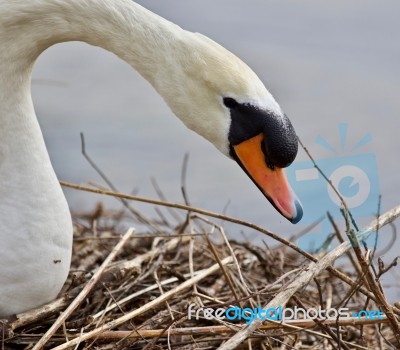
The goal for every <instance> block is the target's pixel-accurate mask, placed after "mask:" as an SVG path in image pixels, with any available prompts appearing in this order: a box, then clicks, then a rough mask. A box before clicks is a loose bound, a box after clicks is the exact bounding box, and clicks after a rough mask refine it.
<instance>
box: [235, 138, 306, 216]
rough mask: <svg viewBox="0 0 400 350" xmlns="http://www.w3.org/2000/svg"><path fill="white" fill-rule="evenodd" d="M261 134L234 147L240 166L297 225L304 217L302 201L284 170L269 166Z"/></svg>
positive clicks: (280, 210)
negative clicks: (262, 146) (293, 189)
mask: <svg viewBox="0 0 400 350" xmlns="http://www.w3.org/2000/svg"><path fill="white" fill-rule="evenodd" d="M263 142H264V135H263V134H259V135H257V136H254V137H252V138H251V139H248V140H246V141H243V142H242V143H240V144H238V145H236V146H233V150H234V152H235V155H236V157H237V159H236V160H237V161H238V163H239V165H240V166H241V167H242V168H243V169H244V170H245V171H246V173H247V175H248V176H249V177H250V178H251V179H252V180H253V182H254V183H255V184H256V185H257V187H258V188H259V189H260V190H261V192H262V193H264V195H265V196H266V197H267V199H268V200H269V201H270V202H271V204H272V205H273V206H274V207H275V208H276V209H277V210H278V211H279V212H280V213H281V214H282V215H283V216H284V217H285V218H287V219H288V220H289V221H290V222H292V223H293V224H296V223H297V222H299V221H300V219H301V218H302V216H303V208H302V205H301V203H300V201H299V200H298V199H297V197H296V195H295V194H294V192H293V191H292V189H291V187H290V185H289V183H288V181H287V178H286V175H285V172H284V170H283V169H282V168H278V167H275V168H274V169H271V168H269V167H268V166H267V164H266V161H265V156H264V153H263V151H262V148H261V145H262V143H263Z"/></svg>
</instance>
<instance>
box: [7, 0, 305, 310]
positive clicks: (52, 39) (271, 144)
mask: <svg viewBox="0 0 400 350" xmlns="http://www.w3.org/2000/svg"><path fill="white" fill-rule="evenodd" d="M72 40H78V41H84V42H87V43H89V44H91V45H95V46H101V47H103V48H104V49H106V50H109V51H111V52H113V53H115V54H116V55H118V56H119V57H120V58H122V59H123V60H125V61H126V62H128V63H129V64H130V65H131V66H132V67H133V68H135V69H136V70H137V71H138V72H139V73H140V74H141V75H142V76H143V77H144V78H145V79H147V80H148V81H149V82H150V83H151V84H152V85H153V86H154V88H155V89H156V90H157V91H158V92H159V94H160V95H161V96H162V97H163V98H164V100H165V101H166V102H167V104H168V105H169V107H170V108H171V109H172V111H173V112H174V113H175V114H176V115H177V116H178V117H179V118H180V119H181V120H182V121H183V123H184V124H185V125H186V126H187V127H188V128H190V129H192V130H194V131H195V132H197V133H198V134H200V135H201V136H203V137H204V138H206V139H207V140H209V141H210V142H211V143H213V144H214V145H215V146H216V147H217V148H218V149H219V150H220V151H221V152H222V153H224V154H225V155H227V156H228V157H232V158H234V159H235V160H236V161H237V162H238V163H239V164H240V165H241V167H242V168H243V169H244V170H245V171H246V172H247V174H248V175H249V176H250V177H251V178H252V180H253V181H254V182H255V183H256V185H257V186H258V187H259V188H260V189H261V191H262V192H263V193H264V194H265V195H266V196H267V198H268V199H269V200H270V202H271V203H272V204H273V205H274V206H275V208H276V209H277V210H278V211H280V212H281V213H282V214H283V215H284V216H285V217H286V218H288V219H289V220H290V221H292V222H297V221H298V220H299V219H300V218H301V216H302V210H301V206H300V204H299V202H298V201H297V199H296V198H295V196H294V195H293V194H292V193H291V190H290V187H289V186H288V184H287V181H286V178H285V176H284V173H283V170H282V169H281V168H283V167H285V166H287V165H288V164H290V163H291V162H292V161H293V160H294V158H295V156H296V153H297V139H296V135H295V132H294V130H293V127H292V125H291V124H290V122H289V120H288V119H287V117H286V116H285V115H284V114H283V112H282V110H281V108H280V107H279V105H278V104H277V102H276V101H275V100H274V98H273V97H272V96H271V94H270V93H269V92H268V91H267V89H266V88H265V87H264V85H263V84H262V83H261V81H260V80H259V79H258V77H257V76H256V74H255V73H254V72H253V71H252V70H251V69H250V68H249V67H248V66H247V65H246V64H244V63H243V62H242V61H241V60H239V59H238V58H237V57H236V56H234V55H233V54H232V53H230V52H228V51H227V50H226V49H224V48H223V47H221V46H220V45H218V44H217V43H215V42H214V41H212V40H211V39H208V38H207V37H205V36H203V35H201V34H198V33H191V32H188V31H185V30H183V29H181V28H180V27H178V26H177V25H175V24H173V23H171V22H169V21H167V20H165V19H163V18H161V17H159V16H157V15H156V14H154V13H152V12H150V11H148V10H146V9H144V8H143V7H141V6H139V5H138V4H136V3H134V2H132V1H131V0H33V1H26V0H8V1H7V0H3V1H1V2H0V45H1V50H0V316H7V315H11V314H14V313H19V312H22V311H25V310H28V309H31V308H34V307H37V306H40V305H42V304H44V303H46V302H48V301H51V300H52V299H54V298H55V297H56V296H57V293H58V292H59V291H60V289H61V287H62V285H63V283H64V282H65V280H66V277H67V274H68V270H69V266H70V259H71V245H72V224H71V217H70V213H69V210H68V206H67V203H66V200H65V198H64V195H63V192H62V190H61V188H60V185H59V183H58V181H57V177H56V175H55V173H54V170H53V168H52V166H51V163H50V160H49V156H48V153H47V151H46V147H45V144H44V141H43V137H42V134H41V130H40V128H39V125H38V122H37V119H36V116H35V111H34V108H33V104H32V100H31V94H30V80H31V71H32V66H33V64H34V62H35V60H36V59H37V57H38V56H39V55H40V54H41V53H42V52H43V51H44V50H46V49H47V48H48V47H49V46H51V45H53V44H55V43H59V42H65V41H72Z"/></svg>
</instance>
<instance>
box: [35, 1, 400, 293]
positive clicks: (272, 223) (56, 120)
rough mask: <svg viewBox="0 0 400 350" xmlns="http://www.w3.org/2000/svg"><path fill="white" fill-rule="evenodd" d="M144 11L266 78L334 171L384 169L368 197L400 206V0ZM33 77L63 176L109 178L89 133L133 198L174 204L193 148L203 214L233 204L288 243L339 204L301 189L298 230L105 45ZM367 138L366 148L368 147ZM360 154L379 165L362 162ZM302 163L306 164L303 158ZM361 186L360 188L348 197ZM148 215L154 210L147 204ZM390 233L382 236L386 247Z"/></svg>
mask: <svg viewBox="0 0 400 350" xmlns="http://www.w3.org/2000/svg"><path fill="white" fill-rule="evenodd" d="M139 3H141V4H142V5H144V6H145V7H147V8H149V9H150V10H152V11H154V12H156V13H158V14H159V15H161V16H163V17H165V18H167V19H169V20H171V21H173V22H175V23H177V24H179V25H180V26H182V27H183V28H185V29H188V30H191V31H196V32H201V33H202V34H205V35H207V36H209V37H211V38H212V39H214V40H216V41H217V42H219V43H220V44H222V45H223V46H225V47H226V48H228V49H229V50H231V51H232V52H234V53H235V54H236V55H238V56H239V57H240V58H242V59H243V60H244V61H245V62H247V63H248V64H249V65H250V67H252V68H253V70H254V71H255V72H256V73H257V74H258V75H259V77H260V78H261V79H262V80H263V81H264V82H265V84H266V86H267V87H268V88H269V90H270V91H271V92H272V94H273V95H274V96H275V98H276V99H277V100H278V102H279V103H280V105H281V107H282V108H283V110H284V111H285V112H286V113H287V115H288V116H289V117H290V118H291V120H292V123H293V124H294V126H295V128H296V131H297V133H298V135H299V137H300V138H301V140H302V141H303V143H304V144H306V145H307V147H308V149H309V150H310V152H311V153H312V155H313V157H314V158H315V159H317V160H322V161H323V162H325V163H326V164H327V166H328V168H329V167H330V168H332V169H333V168H334V167H335V166H337V167H340V165H341V164H342V163H341V162H344V161H345V160H346V159H347V160H348V159H350V160H351V161H352V162H353V163H354V164H353V163H352V164H353V165H354V166H359V167H363V166H364V165H366V166H372V167H373V168H374V169H373V170H374V171H372V170H371V171H372V172H368V171H367V170H365V172H366V174H367V177H368V180H369V184H370V187H369V188H370V189H372V187H373V188H374V189H375V190H376V191H378V192H379V193H380V194H381V195H382V203H381V211H385V210H388V209H389V208H391V207H393V206H395V205H398V204H400V181H399V170H400V166H399V149H400V137H399V130H400V40H399V38H398V36H399V34H400V21H399V20H398V15H399V13H400V3H399V2H398V1H394V0H388V1H385V2H382V1H381V2H377V1H365V0H355V1H352V2H348V1H344V0H339V1H330V2H326V1H325V2H321V1H316V0H306V1H302V2H298V1H294V0H292V1H289V0H274V1H265V0H264V1H261V0H249V1H238V0H220V1H211V0H192V1H190V2H188V1H183V0H174V1H156V0H147V1H139ZM126 45H127V46H129V42H127V43H126ZM33 78H34V79H33V84H32V89H33V100H34V104H35V108H36V112H37V115H38V118H39V122H40V124H41V127H42V130H43V134H44V137H45V140H46V144H47V146H48V149H49V153H50V157H51V159H52V162H53V165H54V168H55V170H56V173H57V175H58V177H59V178H60V179H63V180H66V181H70V182H75V183H86V182H88V181H96V182H98V183H102V182H101V179H100V177H99V176H98V174H97V173H96V172H95V171H94V170H93V169H92V168H91V167H90V166H89V164H88V163H87V162H86V161H85V160H84V159H83V157H82V155H81V152H80V138H79V133H80V132H84V134H85V138H86V146H87V150H88V152H89V153H90V155H91V156H92V158H93V159H94V160H95V161H96V162H97V164H98V165H99V166H100V168H102V169H103V170H104V171H105V172H106V173H107V175H108V177H109V178H110V179H111V180H112V181H113V183H114V184H115V185H116V187H117V188H118V189H119V190H120V191H122V192H132V191H134V192H135V193H137V194H139V195H141V196H146V197H150V198H156V197H157V195H156V193H155V190H154V189H153V187H152V185H151V181H150V178H152V177H153V178H156V179H157V182H158V183H159V185H160V186H161V188H162V189H163V191H164V193H165V194H166V196H167V197H168V199H169V200H171V201H178V202H182V196H181V193H180V173H181V166H182V160H183V157H184V154H185V153H187V152H188V153H189V154H190V162H189V168H188V173H187V190H188V194H189V198H190V201H191V204H192V205H194V206H198V207H201V208H205V209H209V210H212V211H217V212H221V211H223V210H224V208H226V212H227V214H228V215H230V216H235V217H239V218H242V219H245V220H248V221H251V222H254V223H257V224H259V225H262V226H264V227H267V228H269V229H270V230H272V231H274V232H277V233H280V234H282V235H283V236H285V237H289V236H290V235H292V234H294V233H297V232H299V231H301V230H302V229H304V228H305V227H306V226H307V225H308V224H309V223H310V222H311V221H313V219H315V218H316V216H318V215H319V214H318V215H317V209H321V208H318V207H321V206H322V204H321V205H319V203H325V202H326V203H328V202H327V201H329V197H326V184H321V181H320V180H318V181H317V180H316V181H317V182H318V183H317V182H316V183H315V186H314V184H312V183H311V187H305V186H303V185H302V184H301V183H297V184H295V185H294V187H295V190H296V191H297V190H298V191H300V193H302V196H303V197H304V198H301V199H302V201H303V203H304V205H305V211H306V213H308V214H307V215H308V216H306V218H305V221H303V222H300V223H299V224H298V225H296V226H294V225H291V224H290V223H288V222H286V221H285V219H283V218H282V217H281V216H280V215H279V214H278V213H277V212H276V211H275V210H274V209H273V208H272V207H271V205H270V204H269V203H268V202H267V201H266V199H265V198H264V197H263V196H262V195H261V193H260V192H259V191H258V189H257V188H255V186H254V185H253V183H252V182H251V181H250V180H249V179H248V178H247V176H246V175H245V174H244V173H243V171H242V170H241V169H240V168H239V166H237V165H236V164H235V163H234V162H233V161H231V160H229V159H227V158H226V157H225V156H223V155H222V154H220V153H219V152H218V151H217V150H216V149H214V147H213V146H212V145H211V144H209V143H208V142H207V141H205V140H203V139H202V138H201V137H199V136H198V135H196V134H194V133H193V132H191V131H189V130H187V129H186V128H185V127H184V126H183V124H182V123H181V122H180V121H179V120H178V119H177V118H176V117H175V116H174V115H173V114H172V113H171V111H169V109H168V107H167V106H166V104H165V103H164V102H163V100H162V98H161V97H160V96H158V94H157V93H156V92H155V91H154V90H153V89H152V87H151V86H150V85H149V84H148V83H147V82H146V81H144V80H143V78H141V77H140V76H139V74H138V73H136V72H135V71H134V70H132V68H131V67H129V66H128V65H127V64H126V63H125V62H122V61H121V60H119V59H118V58H117V57H115V56H114V55H113V54H111V53H109V52H106V51H104V50H102V49H100V48H96V47H91V46H89V45H86V44H83V43H76V42H73V43H64V44H59V45H55V46H53V47H51V48H50V49H48V50H47V51H46V52H45V53H43V54H42V55H41V57H40V58H39V60H38V62H37V63H36V65H35V67H34V74H33ZM340 128H341V129H340ZM340 130H341V131H340ZM366 135H367V136H366ZM365 137H366V138H365ZM360 140H366V142H361V144H360V145H359V147H357V144H358V143H359V141H360ZM317 141H318V142H317ZM367 141H368V142H367ZM362 154H368V155H373V157H372V158H371V157H370V158H368V159H369V160H367V163H358V162H360V161H361V160H360V159H361V158H360V157H358V156H359V155H362ZM297 161H298V162H302V161H303V162H306V161H308V158H307V156H306V154H305V153H304V151H302V150H301V151H300V152H299V155H298V158H297ZM368 162H369V163H368ZM371 162H372V163H371ZM298 164H300V163H298ZM332 169H331V170H332ZM333 170H334V169H333ZM293 174H295V173H293ZM370 174H373V175H371V176H369V175H370ZM293 176H295V175H293ZM364 180H365V179H364ZM309 184H310V183H309ZM361 185H362V183H356V184H355V187H354V183H350V184H348V185H347V187H348V188H347V190H348V191H350V192H348V193H349V196H350V197H351V193H353V194H354V191H356V192H357V190H360V186H361ZM318 186H319V187H318ZM357 186H358V187H357ZM305 188H308V189H309V190H307V191H305V190H304V189H305ZM310 188H311V189H310ZM317 188H318V189H321V188H322V190H321V191H322V192H323V191H325V193H324V194H322V192H321V191H320V190H318V191H317ZM314 190H315V191H314ZM310 191H311V192H313V195H311V193H310ZM352 191H353V192H352ZM303 192H304V193H303ZM65 193H66V196H67V199H68V201H69V204H70V207H71V209H72V210H90V209H92V208H93V206H94V203H96V202H97V201H100V200H102V201H106V203H107V205H109V206H114V207H116V208H118V207H119V204H118V203H117V202H115V201H114V200H112V199H107V200H106V199H105V198H103V197H100V196H96V195H91V194H86V193H81V192H77V191H74V190H68V189H66V190H65ZM323 196H325V197H323ZM322 198H325V199H322ZM326 198H328V199H326ZM375 202H376V203H375ZM375 202H373V203H372V202H370V207H368V208H366V207H365V208H364V209H363V210H361V211H360V212H359V214H357V219H359V222H360V225H361V226H362V225H364V224H366V223H367V222H369V221H370V220H371V219H372V218H373V216H374V215H375V213H376V210H377V209H376V208H377V207H378V204H377V200H375ZM371 203H372V204H371ZM136 207H137V208H138V209H139V210H141V211H143V212H145V213H148V214H149V215H153V214H154V209H153V208H152V207H151V206H149V205H145V204H137V205H136ZM328 207H329V205H328ZM307 209H309V210H308V211H307ZM397 226H399V225H397ZM390 232H391V231H390V229H384V230H382V232H381V236H383V238H382V247H383V246H384V245H385V242H386V243H387V242H388V241H389V240H390V235H391V233H390ZM229 233H230V235H231V237H235V238H239V239H243V238H244V237H245V238H247V239H250V240H251V241H254V242H261V241H262V240H264V239H266V237H264V236H261V234H260V233H258V232H254V231H251V230H248V229H245V228H243V227H238V226H234V225H229ZM267 241H268V240H267ZM268 243H269V244H272V245H274V243H273V242H271V241H268ZM399 244H400V243H399V242H398V241H396V242H395V243H394V244H393V247H392V249H391V251H389V252H388V253H387V254H386V255H385V257H384V261H385V262H389V261H390V259H392V258H394V257H395V256H396V255H398V251H397V249H398V248H399V246H400V245H399ZM399 277H400V271H399V268H397V269H392V272H390V274H388V277H387V278H386V279H385V283H386V284H387V285H391V286H392V287H394V290H397V292H395V293H394V294H393V298H394V299H396V298H398V297H399V296H400V288H398V284H397V283H398V282H397V281H398V280H399Z"/></svg>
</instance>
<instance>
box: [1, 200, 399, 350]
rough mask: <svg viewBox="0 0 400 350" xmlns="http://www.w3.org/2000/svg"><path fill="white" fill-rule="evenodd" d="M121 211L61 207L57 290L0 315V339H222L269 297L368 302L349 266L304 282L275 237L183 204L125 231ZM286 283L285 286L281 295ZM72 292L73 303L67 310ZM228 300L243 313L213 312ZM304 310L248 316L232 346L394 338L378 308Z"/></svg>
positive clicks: (292, 302) (125, 214)
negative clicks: (68, 225) (63, 220)
mask: <svg viewBox="0 0 400 350" xmlns="http://www.w3.org/2000/svg"><path fill="white" fill-rule="evenodd" d="M131 214H132V213H131V212H129V211H126V210H124V211H106V210H104V209H103V206H102V205H99V206H98V207H97V208H96V210H95V211H94V212H93V213H89V214H75V215H74V216H73V217H74V250H73V259H72V267H71V272H70V275H69V278H68V281H67V282H66V284H65V287H64V289H63V291H62V292H61V293H60V295H59V298H58V299H57V300H56V301H54V302H52V303H49V304H48V305H45V306H44V307H41V308H39V309H36V310H33V311H29V312H26V313H24V314H20V315H17V316H16V317H13V318H10V319H9V320H4V321H3V323H2V328H1V329H0V332H2V337H3V340H2V342H0V349H32V348H34V346H35V344H36V346H38V345H37V344H38V342H39V341H40V339H41V338H42V337H43V335H44V334H45V333H46V332H47V331H48V330H49V329H50V327H52V326H53V327H54V329H53V331H52V332H51V334H50V335H51V337H49V339H47V340H46V341H43V342H42V343H41V345H40V348H44V349H53V348H55V349H58V350H61V349H67V348H70V349H104V350H105V349H146V350H149V349H181V350H183V349H203V350H204V349H217V348H218V347H220V346H221V345H222V344H225V345H224V346H226V347H225V349H231V348H232V349H233V348H234V347H233V345H232V346H231V345H230V343H226V341H227V340H228V339H230V338H231V337H233V336H234V335H235V334H237V332H238V331H240V330H241V332H246V329H248V327H247V325H246V324H249V323H250V324H251V325H253V324H255V322H256V321H253V322H251V315H252V312H255V311H254V310H257V308H258V307H261V308H264V307H266V306H268V305H274V307H276V306H277V305H279V300H282V301H283V305H282V307H285V308H289V309H292V310H294V309H295V308H302V309H305V310H311V309H315V310H319V309H323V310H326V309H329V308H340V307H346V308H348V309H349V312H350V313H352V312H353V311H359V310H362V309H372V308H376V309H377V308H378V306H377V305H376V304H375V303H374V302H373V300H372V299H371V292H370V291H369V290H368V289H369V288H366V287H368V286H367V284H366V282H365V281H364V280H363V279H362V278H360V277H359V275H357V272H356V269H355V268H353V265H351V264H348V263H346V264H344V265H343V266H345V268H338V269H332V268H330V269H329V268H328V269H322V270H321V272H319V273H318V274H316V275H315V277H314V278H311V279H309V281H306V282H304V281H303V276H304V275H305V274H306V273H308V271H309V270H310V269H311V268H313V266H314V265H312V264H315V263H313V262H311V263H310V259H309V258H307V257H305V256H304V255H302V254H300V253H299V252H296V251H295V250H293V249H292V248H291V247H288V246H287V245H285V244H280V245H278V246H277V247H276V248H274V249H270V248H269V247H268V246H266V245H265V246H263V247H260V246H254V245H252V244H250V243H248V242H237V241H234V240H230V239H228V238H227V236H226V234H225V231H224V229H223V227H222V226H221V225H220V224H217V223H215V222H212V221H210V220H209V219H206V218H205V217H204V216H199V215H198V214H195V213H193V212H187V214H185V217H182V216H180V218H181V219H180V220H181V221H180V222H178V223H177V224H174V225H173V224H171V223H169V222H168V221H167V219H165V216H163V215H161V213H160V218H158V219H157V220H151V221H149V220H148V219H147V218H144V217H143V216H142V217H141V218H140V221H141V222H142V224H141V225H138V226H140V227H141V228H140V232H133V230H130V229H129V227H130V226H131V225H132V223H131ZM175 217H177V216H176V215H175ZM177 218H178V219H179V216H178V217H177ZM136 219H137V217H136ZM178 219H177V220H178ZM144 221H146V223H145V224H143V222H144ZM249 225H250V224H249ZM121 237H122V238H121ZM110 255H111V257H112V258H113V260H112V261H111V258H110ZM324 255H325V254H323V253H320V254H319V255H314V256H313V259H314V260H316V259H318V260H319V261H321V259H322V256H324ZM109 258H110V259H109ZM107 259H109V261H108V260H107ZM104 261H106V264H104ZM353 263H354V261H353ZM310 264H311V265H310ZM100 269H101V271H100V272H99V270H100ZM332 271H336V272H335V273H333V272H332ZM343 276H345V277H343ZM93 278H95V280H94V281H93ZM349 281H353V284H352V285H349V283H350V282H349ZM296 283H299V286H298V287H296V288H297V289H296V288H294V287H293V286H296ZM293 288H294V289H293ZM291 289H293V293H292V294H293V295H290V294H288V295H289V296H288V297H287V298H286V299H284V298H283V297H284V296H285V295H286V294H285V293H291ZM82 293H85V294H82ZM368 293H369V294H368ZM279 298H281V299H279ZM74 302H75V303H76V304H75V306H76V308H75V309H74V310H68V309H67V308H68V307H69V306H71V304H73V303H74ZM277 303H278V304H277ZM229 308H232V310H241V311H243V313H242V314H241V316H240V317H239V314H237V315H236V316H237V317H236V318H234V319H233V318H232V319H227V318H224V319H223V318H221V317H216V312H217V310H218V309H224V310H227V309H229ZM246 308H248V309H246ZM65 310H67V311H65ZM188 310H191V311H190V317H189V311H188ZM210 310H211V311H210ZM252 310H253V311H252ZM207 312H208V314H207ZM60 315H61V317H62V316H63V315H64V316H65V317H64V318H65V321H64V320H61V322H60ZM196 315H197V317H196ZM270 315H272V314H271V313H270ZM231 316H232V314H231ZM308 316H309V317H308V318H302V317H300V319H297V320H286V321H285V322H282V320H279V319H276V320H272V319H271V320H269V321H265V322H259V324H258V325H257V327H256V329H254V330H252V331H251V332H250V331H248V333H244V334H245V336H244V338H243V339H244V340H242V341H240V344H239V345H238V347H236V345H235V348H243V349H386V348H394V347H393V345H390V344H395V341H396V339H395V336H394V333H393V331H392V328H391V327H390V325H389V324H388V319H387V318H386V316H385V318H384V319H382V320H381V319H379V320H377V319H371V318H369V319H366V318H365V317H361V318H357V317H351V319H350V320H349V321H348V322H345V321H343V320H337V319H332V318H331V319H328V320H326V319H324V318H321V317H316V316H315V312H314V311H311V312H310V313H309V315H308ZM314 316H315V317H314ZM331 316H332V315H331ZM395 317H397V316H395ZM271 318H272V317H271ZM57 319H58V320H57ZM0 336H1V333H0ZM42 340H43V339H42Z"/></svg>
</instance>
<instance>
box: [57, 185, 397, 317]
mask: <svg viewBox="0 0 400 350" xmlns="http://www.w3.org/2000/svg"><path fill="white" fill-rule="evenodd" d="M60 184H61V185H62V186H64V187H69V188H73V189H76V190H79V191H86V192H92V193H97V194H101V195H106V196H112V197H121V198H125V199H129V200H134V201H138V202H143V203H148V204H155V205H160V206H165V207H170V208H177V209H182V210H188V211H191V212H194V213H198V214H202V215H206V216H209V217H214V218H217V219H221V220H223V221H229V222H233V223H234V224H238V225H242V226H245V227H248V228H251V229H253V230H256V231H259V232H261V233H263V234H265V235H267V236H269V237H271V238H273V239H275V240H277V241H278V242H280V243H282V244H284V245H286V246H288V247H290V248H292V249H293V250H295V251H296V252H298V253H299V254H301V255H303V256H304V257H306V258H307V259H309V260H311V261H313V262H317V261H318V260H317V259H316V258H315V257H314V256H312V255H311V254H309V253H307V252H305V251H304V250H302V249H300V248H299V247H298V246H297V245H296V244H294V243H292V242H290V241H288V240H286V239H284V238H282V237H281V236H279V235H277V234H275V233H273V232H271V231H269V230H267V229H265V228H263V227H261V226H259V225H255V224H253V223H250V222H247V221H244V220H241V219H236V218H232V217H229V216H226V215H222V214H218V213H214V212H211V211H208V210H204V209H199V208H195V207H191V206H187V205H184V204H179V203H172V202H166V201H161V200H155V199H149V198H144V197H139V196H133V195H128V194H124V193H119V192H113V191H108V190H102V189H98V188H93V187H87V186H80V185H76V184H72V183H69V182H65V181H60ZM398 208H399V207H396V208H394V209H392V211H394V212H395V211H396V210H397V209H398ZM396 215H398V214H396ZM383 217H386V214H385V215H382V216H381V217H380V218H381V219H382V218H383ZM396 217H397V216H396ZM396 217H394V218H393V220H394V219H396ZM381 219H380V220H381ZM390 222H391V221H390V220H389V221H387V222H386V223H384V225H386V224H387V223H390ZM374 223H375V221H374ZM375 225H377V224H375ZM380 227H381V226H380ZM374 228H375V226H374V227H373V228H370V229H371V230H372V231H373V230H374ZM327 270H328V271H329V272H330V273H331V274H332V275H334V276H336V277H337V278H340V279H341V280H342V281H344V282H346V283H347V284H348V285H350V286H352V287H357V284H356V283H355V282H354V281H353V280H352V279H351V278H350V277H348V276H347V275H346V274H344V273H343V272H341V271H339V270H337V269H335V268H334V267H331V266H329V267H327ZM359 291H360V292H361V293H363V294H365V295H366V296H368V297H369V298H370V299H372V300H374V301H376V297H375V295H374V294H373V293H371V292H370V291H368V290H367V289H365V288H360V289H359ZM394 311H395V312H396V314H397V315H400V309H397V308H395V309H394Z"/></svg>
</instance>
